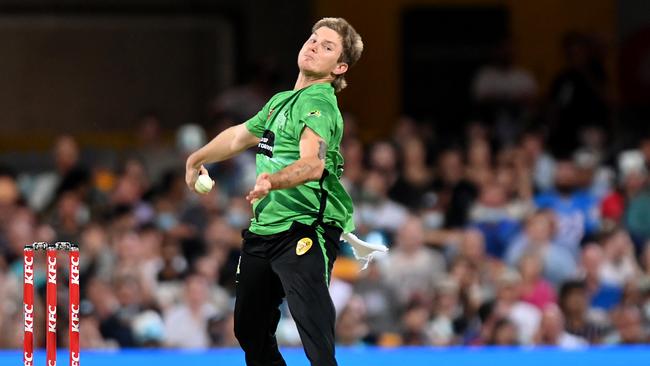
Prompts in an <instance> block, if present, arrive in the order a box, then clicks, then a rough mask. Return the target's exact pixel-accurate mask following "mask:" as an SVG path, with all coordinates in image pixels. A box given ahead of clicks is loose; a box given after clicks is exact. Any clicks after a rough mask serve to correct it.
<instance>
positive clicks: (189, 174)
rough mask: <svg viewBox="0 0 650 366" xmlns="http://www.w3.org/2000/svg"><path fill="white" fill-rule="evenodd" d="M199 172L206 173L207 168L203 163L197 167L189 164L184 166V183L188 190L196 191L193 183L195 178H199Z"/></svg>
mask: <svg viewBox="0 0 650 366" xmlns="http://www.w3.org/2000/svg"><path fill="white" fill-rule="evenodd" d="M199 173H200V174H208V170H207V169H205V167H204V166H203V165H201V166H200V167H199V169H196V168H193V167H191V166H190V165H188V166H186V167H185V184H187V187H188V188H189V189H190V191H192V192H195V193H198V192H196V189H195V188H194V184H196V180H197V179H199Z"/></svg>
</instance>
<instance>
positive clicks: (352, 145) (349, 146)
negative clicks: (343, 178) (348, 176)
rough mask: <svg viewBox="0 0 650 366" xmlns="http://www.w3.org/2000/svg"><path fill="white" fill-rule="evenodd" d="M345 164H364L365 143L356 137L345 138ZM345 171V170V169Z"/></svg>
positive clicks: (343, 149) (343, 151) (342, 149)
mask: <svg viewBox="0 0 650 366" xmlns="http://www.w3.org/2000/svg"><path fill="white" fill-rule="evenodd" d="M341 152H342V153H343V158H344V159H345V165H346V166H348V165H354V166H361V165H363V144H362V143H361V141H359V140H358V139H355V138H349V139H347V140H345V142H344V143H343V146H342V147H341ZM343 172H345V170H344V171H343Z"/></svg>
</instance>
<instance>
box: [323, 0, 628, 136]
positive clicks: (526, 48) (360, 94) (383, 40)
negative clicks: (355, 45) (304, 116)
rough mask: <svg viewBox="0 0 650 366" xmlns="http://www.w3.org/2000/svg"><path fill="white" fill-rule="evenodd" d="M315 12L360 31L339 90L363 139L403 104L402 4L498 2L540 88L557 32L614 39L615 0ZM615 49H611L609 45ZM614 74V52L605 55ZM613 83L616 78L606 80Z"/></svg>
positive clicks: (384, 126) (364, 6)
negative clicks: (357, 54)
mask: <svg viewBox="0 0 650 366" xmlns="http://www.w3.org/2000/svg"><path fill="white" fill-rule="evenodd" d="M315 1H316V2H315V16H314V18H319V17H322V16H332V15H337V16H342V17H345V18H347V19H348V20H349V21H350V22H351V23H352V24H353V25H354V26H355V27H356V28H357V30H358V31H359V32H360V33H361V34H362V35H363V37H364V41H365V44H366V49H365V51H364V55H363V58H362V60H361V61H360V62H359V64H358V67H357V68H356V69H353V70H352V71H351V73H350V76H349V81H350V85H351V87H350V89H349V90H346V91H344V92H343V93H342V94H341V99H340V100H341V104H342V106H343V108H344V109H346V110H349V111H350V112H352V113H354V114H356V115H357V116H358V117H359V121H360V123H361V124H362V126H363V127H364V128H363V129H362V130H361V131H362V133H363V136H362V137H363V138H364V139H365V140H371V139H374V138H377V137H385V136H387V134H388V133H389V132H390V131H391V130H392V125H393V123H394V121H396V119H397V118H398V116H399V115H400V113H401V112H402V110H403V105H402V99H401V97H402V92H403V90H402V86H403V80H402V77H403V75H402V73H401V70H402V69H403V65H402V64H401V62H402V59H401V54H402V53H401V52H402V47H403V44H402V43H401V31H400V30H401V26H402V24H401V17H402V14H403V12H404V10H405V9H410V8H418V7H419V8H425V7H464V6H467V7H473V6H480V7H504V8H505V9H507V12H508V13H509V16H508V19H509V24H508V27H509V29H510V33H511V35H512V38H513V41H514V45H515V52H516V55H515V58H516V60H517V61H518V64H519V65H521V66H523V67H525V68H528V69H529V70H530V71H532V72H533V74H534V75H535V77H536V78H537V79H538V81H539V83H540V86H541V87H542V92H544V91H545V89H546V88H547V87H548V85H549V83H550V81H551V79H552V77H553V76H554V75H555V74H556V73H557V72H558V71H559V70H560V68H561V67H562V66H563V55H562V52H561V48H560V43H561V39H562V36H563V35H564V34H565V33H566V32H567V31H571V30H579V31H586V32H590V33H596V34H598V35H600V36H602V37H603V38H604V39H605V41H606V42H608V43H612V44H613V43H614V41H615V36H616V19H617V13H616V4H617V1H615V0H597V1H594V0H574V1H565V0H544V1H535V0H524V1H522V0H455V1H454V0H392V1H373V2H367V1H348V0H315ZM612 51H615V50H612ZM607 68H608V71H609V74H610V75H612V76H614V77H615V76H616V73H615V72H614V71H615V70H616V52H610V53H609V54H608V58H607ZM612 84H613V85H615V84H616V83H615V82H614V83H612Z"/></svg>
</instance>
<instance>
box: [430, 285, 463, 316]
mask: <svg viewBox="0 0 650 366" xmlns="http://www.w3.org/2000/svg"><path fill="white" fill-rule="evenodd" d="M458 296H459V287H458V282H457V281H456V280H455V279H454V278H452V277H447V278H443V279H440V280H439V281H438V283H436V288H435V296H434V307H435V312H436V315H446V316H448V317H453V316H454V315H455V311H456V310H457V309H456V308H457V306H458V302H459V298H458Z"/></svg>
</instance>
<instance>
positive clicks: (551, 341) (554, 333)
mask: <svg viewBox="0 0 650 366" xmlns="http://www.w3.org/2000/svg"><path fill="white" fill-rule="evenodd" d="M539 333H540V342H541V344H548V345H557V344H558V342H559V340H560V336H561V335H562V333H564V315H562V311H560V308H559V307H558V306H557V305H556V304H548V305H546V306H545V307H544V309H543V310H542V319H541V321H540V323H539Z"/></svg>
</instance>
